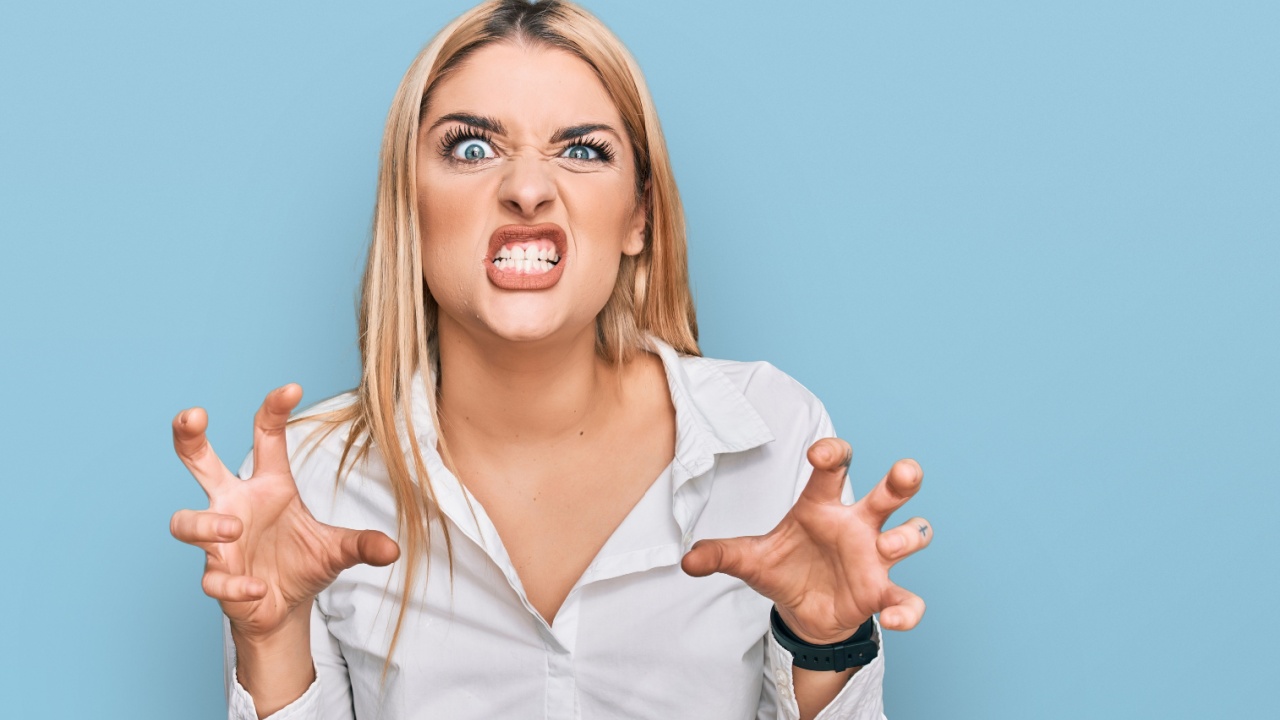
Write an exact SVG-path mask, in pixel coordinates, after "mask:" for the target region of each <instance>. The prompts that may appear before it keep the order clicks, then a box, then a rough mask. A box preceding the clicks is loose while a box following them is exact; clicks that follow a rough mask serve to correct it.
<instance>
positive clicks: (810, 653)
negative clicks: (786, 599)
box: [769, 605, 880, 672]
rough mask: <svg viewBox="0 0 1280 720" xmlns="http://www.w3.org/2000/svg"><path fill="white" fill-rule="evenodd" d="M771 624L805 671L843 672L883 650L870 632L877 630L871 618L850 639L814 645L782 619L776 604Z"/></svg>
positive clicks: (870, 658) (874, 657)
mask: <svg viewBox="0 0 1280 720" xmlns="http://www.w3.org/2000/svg"><path fill="white" fill-rule="evenodd" d="M769 623H770V624H771V625H773V636H774V637H775V638H776V639H777V640H778V644H779V645H781V646H782V647H784V648H786V649H787V650H788V651H790V652H791V655H792V657H793V658H794V660H793V662H794V664H795V666H796V667H798V668H804V669H805V670H831V671H834V672H840V671H841V670H848V669H849V668H852V667H860V666H862V665H866V664H867V663H869V662H871V661H872V660H875V659H876V655H878V654H879V653H880V645H879V643H877V642H876V641H875V640H872V639H871V634H872V632H874V631H875V623H874V622H872V620H871V618H867V621H866V622H864V623H862V625H861V627H859V628H858V630H857V632H855V633H854V634H853V635H850V636H849V637H848V638H847V639H845V640H841V641H840V642H835V643H831V644H830V645H812V644H810V643H807V642H805V641H804V640H801V639H800V638H798V637H796V634H795V633H793V632H791V628H789V627H787V625H786V623H784V622H782V616H781V615H779V614H778V606H776V605H775V606H773V608H772V609H771V610H769Z"/></svg>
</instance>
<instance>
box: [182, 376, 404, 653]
mask: <svg viewBox="0 0 1280 720" xmlns="http://www.w3.org/2000/svg"><path fill="white" fill-rule="evenodd" d="M301 399H302V388H301V387H299V386H298V385H295V384H290V385H285V386H284V387H282V388H278V389H276V390H273V391H272V392H271V393H270V394H268V395H267V398H266V400H264V401H263V403H262V407H261V408H259V409H258V413H257V415H256V416H254V425H253V477H251V478H249V479H248V480H241V479H240V478H239V477H237V476H236V475H234V474H232V472H231V471H230V470H228V469H227V468H226V466H225V465H223V464H222V461H221V460H219V459H218V456H217V455H216V454H214V452H213V447H211V446H210V445H209V440H208V438H206V437H205V429H206V427H207V426H208V417H207V416H206V415H205V412H204V410H202V409H200V408H191V409H189V410H184V411H183V412H181V413H180V414H179V415H178V416H177V417H176V418H174V420H173V446H174V448H175V449H176V450H177V451H178V457H180V458H182V462H183V464H185V465H186V466H187V469H188V470H190V471H191V474H192V475H194V476H195V478H196V480H197V481H199V483H200V487H202V488H204V491H205V493H206V494H208V496H209V509H208V510H205V511H195V510H179V511H178V512H176V513H174V515H173V519H172V521H171V522H170V523H169V529H170V532H172V533H173V536H174V537H176V538H177V539H179V540H181V541H182V542H185V543H190V544H191V545H195V546H196V547H198V548H200V549H201V550H204V551H205V554H206V561H205V570H204V580H203V582H202V583H201V584H202V585H203V587H204V591H205V593H206V594H208V595H209V596H210V597H213V598H215V599H217V600H218V603H219V604H220V605H221V606H222V611H223V612H224V613H226V615H227V617H228V618H230V620H231V624H232V627H233V629H234V630H235V631H236V633H237V635H239V636H240V637H246V638H264V637H267V636H269V635H270V634H271V633H272V632H273V631H274V630H275V629H276V628H278V627H280V625H281V624H283V623H284V621H285V620H286V619H287V618H288V617H289V615H290V613H292V612H294V611H295V610H297V609H298V608H300V607H302V606H303V605H304V603H305V604H306V609H305V610H304V611H305V612H310V609H309V607H310V602H311V600H312V599H313V598H314V597H315V596H316V595H317V594H318V593H319V592H320V591H321V590H323V589H324V588H326V587H328V586H329V584H330V583H332V582H333V581H334V579H335V578H337V577H338V573H340V572H342V571H343V570H345V569H347V568H349V567H351V566H353V565H356V564H357V563H368V564H370V565H388V564H390V563H392V562H394V561H395V559H396V558H397V557H399V556H400V548H399V547H398V546H397V545H396V543H395V541H393V540H392V539H391V538H389V537H387V536H386V535H385V534H383V533H380V532H377V531H374V530H365V531H362V532H358V531H355V530H347V529H344V528H337V527H333V526H331V525H325V524H324V523H322V522H319V521H318V520H316V519H315V517H313V516H312V515H311V513H310V511H308V510H307V508H306V506H304V505H303V504H302V499H301V498H300V497H299V496H298V486H297V485H296V484H295V483H294V480H293V474H292V472H291V471H290V469H289V455H288V451H287V449H286V447H285V421H286V420H288V418H289V413H290V411H292V410H293V408H294V407H296V406H297V404H298V401H299V400H301Z"/></svg>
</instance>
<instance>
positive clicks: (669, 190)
mask: <svg viewBox="0 0 1280 720" xmlns="http://www.w3.org/2000/svg"><path fill="white" fill-rule="evenodd" d="M499 42H511V43H518V44H526V45H542V46H549V47H553V48H558V49H561V50H565V51H567V52H570V53H573V54H574V55H576V56H577V57H579V58H581V59H582V60H583V61H585V62H586V63H587V64H588V65H590V66H591V67H592V68H593V69H594V70H595V73H596V75H597V76H598V77H599V78H600V81H601V83H602V84H603V86H604V88H605V90H606V91H607V92H608V94H609V96H610V98H611V99H612V100H613V103H614V104H615V106H616V107H617V109H618V112H619V114H620V115H621V116H622V122H623V125H624V126H625V130H626V132H627V135H628V137H629V139H630V140H631V145H632V148H633V152H634V153H635V168H636V178H635V192H636V200H637V201H638V202H645V203H646V207H647V211H646V218H645V242H644V249H643V250H642V251H641V252H640V254H638V255H636V256H628V255H623V257H622V258H621V263H620V266H619V270H618V278H617V282H616V283H615V285H614V288H613V293H612V295H611V296H610V298H609V300H608V302H607V303H606V304H605V306H604V308H603V309H602V310H601V311H600V313H599V315H598V316H597V318H596V352H597V353H598V354H599V355H600V356H601V357H602V358H604V359H606V360H608V361H610V362H614V363H624V362H626V361H627V360H629V359H630V358H631V357H632V356H633V355H634V354H635V352H636V351H637V350H638V349H639V348H641V347H643V343H644V337H645V335H646V334H652V335H654V336H656V337H658V338H659V339H661V340H663V341H664V342H666V343H668V344H669V345H671V346H673V347H674V348H675V349H676V350H678V351H680V352H683V353H686V354H692V355H697V354H699V350H698V342H697V337H698V332H697V322H696V319H695V316H694V307H693V297H692V293H691V292H690V288H689V277H688V263H687V251H686V241H685V221H684V209H683V206H682V205H681V202H680V196H679V193H678V191H677V188H676V182H675V176H674V174H673V172H672V168H671V162H670V159H669V158H668V156H667V148H666V142H665V141H664V139H663V135H662V128H661V126H660V125H659V122H658V114H657V111H656V109H655V107H654V104H653V99H652V97H651V96H650V94H649V90H648V87H647V86H646V84H645V81H644V77H643V75H642V74H641V72H640V67H639V65H638V64H637V63H636V61H635V59H634V58H632V56H631V54H630V52H628V50H627V49H626V47H625V46H624V45H623V44H622V42H621V41H620V40H619V39H618V38H617V37H616V36H615V35H614V34H613V33H612V32H611V31H610V30H609V29H608V28H607V27H606V26H605V25H604V23H602V22H601V21H600V20H599V19H597V18H596V17H595V16H593V15H591V14H590V13H589V12H587V11H586V10H584V9H582V8H581V7H579V6H578V5H576V4H574V3H572V2H566V1H565V0H546V1H541V2H532V3H530V2H528V1H527V0H490V1H489V2H484V3H482V4H480V5H477V6H476V7H473V8H472V9H470V10H468V11H467V12H465V13H463V14H462V15H460V16H459V17H457V18H456V19H454V20H453V21H452V22H450V23H449V24H448V25H446V26H445V27H444V28H443V29H442V30H440V32H439V33H437V34H436V36H435V37H434V38H432V40H431V41H430V42H429V43H428V44H427V45H426V46H425V47H424V48H423V49H422V51H421V52H420V53H418V55H417V57H416V58H414V60H413V63H412V64H411V65H410V66H409V69H408V71H407V72H406V73H405V75H404V78H403V79H402V80H401V82H400V86H399V88H398V89H397V91H396V94H395V99H394V100H393V101H392V105H391V110H390V112H389V114H388V116H387V122H386V128H385V132H384V134H383V138H382V148H381V152H380V156H379V168H378V182H377V195H376V200H375V205H374V213H373V230H372V242H371V244H370V247H369V254H368V260H367V264H366V266H365V271H364V278H363V281H362V285H361V293H360V304H359V310H358V328H359V350H360V359H361V366H362V367H361V377H360V384H359V386H358V387H357V388H356V389H355V391H354V402H352V403H350V404H348V405H345V406H343V407H341V408H339V409H336V410H331V411H328V412H323V413H318V414H311V415H305V417H306V419H308V420H311V421H319V422H320V425H319V426H318V428H317V429H318V430H319V431H322V432H324V434H328V433H331V432H333V431H334V430H337V429H338V428H340V427H345V428H347V430H348V434H347V438H346V444H345V446H344V447H343V452H342V457H341V460H340V462H339V465H338V478H337V481H338V482H339V483H341V481H342V475H343V472H344V468H348V469H349V466H350V465H354V464H355V463H358V462H361V461H362V460H367V459H368V458H367V455H368V453H369V451H370V449H371V448H373V449H376V451H377V452H378V453H379V454H380V456H381V458H382V460H383V461H385V463H386V469H387V474H388V477H389V479H390V485H391V489H392V491H393V494H394V498H395V503H396V514H397V522H398V530H399V538H398V541H399V543H400V546H401V548H402V550H403V551H404V554H403V556H402V559H401V561H400V565H401V567H402V569H403V576H404V584H403V593H404V597H405V598H408V597H409V595H410V594H411V593H412V591H413V588H414V581H415V578H416V576H417V565H418V562H419V560H420V559H421V558H422V557H423V556H424V555H425V556H426V557H427V559H428V562H430V549H431V548H430V543H431V532H430V523H431V522H435V521H438V522H440V523H441V529H442V531H443V538H444V541H445V548H446V553H447V557H448V558H449V575H450V578H452V577H453V544H452V537H451V535H450V533H449V528H448V523H446V522H444V518H443V517H442V515H441V513H440V510H439V507H438V505H437V504H436V501H435V492H434V490H433V487H432V484H431V479H430V478H429V477H428V474H427V469H426V465H425V463H424V461H423V450H422V448H421V447H420V445H419V442H418V435H417V432H416V430H417V428H415V418H414V417H413V415H412V412H411V407H412V405H411V388H412V387H413V384H414V379H415V378H416V377H418V376H419V375H420V374H421V378H422V380H423V381H425V387H426V388H428V391H427V393H426V394H427V399H428V406H429V407H430V421H431V423H432V425H433V426H434V428H435V429H436V435H437V436H439V437H440V445H441V450H442V451H443V455H444V458H445V460H446V463H447V464H451V463H449V462H448V457H449V456H448V451H447V447H446V446H445V443H444V438H443V437H442V436H440V432H439V429H440V422H439V413H438V409H437V407H438V406H437V391H438V385H437V378H438V371H439V366H438V361H439V354H438V353H439V349H438V345H437V338H436V324H437V313H438V307H437V305H436V303H435V300H434V299H433V298H432V297H431V293H430V292H429V289H428V288H427V287H425V281H424V279H423V268H422V262H423V260H422V255H421V244H420V238H419V222H418V221H419V218H418V216H417V215H418V203H417V190H416V183H415V177H416V172H415V164H416V162H415V160H416V157H417V152H416V149H417V143H418V134H419V132H420V129H421V127H422V124H423V122H424V121H425V120H426V119H427V118H426V117H425V111H426V108H427V105H428V103H429V101H430V99H431V95H432V92H433V91H434V89H435V88H436V87H437V86H438V85H439V84H440V82H441V81H443V80H444V79H445V78H447V77H449V76H450V74H452V73H453V72H455V71H456V70H457V69H458V68H459V67H460V66H461V65H462V63H463V62H465V61H466V59H467V58H468V57H469V56H470V55H471V54H473V53H475V52H476V51H477V50H479V49H480V48H482V47H485V46H486V45H490V44H494V43H499ZM302 417H304V416H299V419H301V418H302ZM361 438H367V439H368V442H365V443H360V446H359V448H358V449H357V448H356V445H357V441H358V440H359V439H361ZM353 450H354V452H353ZM407 607H408V603H407V602H402V603H401V605H400V612H399V615H398V616H397V619H396V624H395V630H394V631H393V633H392V637H391V642H390V646H389V648H388V650H387V661H386V665H384V667H383V677H384V679H385V677H386V670H387V668H388V667H389V666H390V662H391V656H392V655H393V654H394V653H395V648H396V642H397V639H398V638H399V634H400V629H401V626H402V625H403V623H404V617H405V611H406V609H407Z"/></svg>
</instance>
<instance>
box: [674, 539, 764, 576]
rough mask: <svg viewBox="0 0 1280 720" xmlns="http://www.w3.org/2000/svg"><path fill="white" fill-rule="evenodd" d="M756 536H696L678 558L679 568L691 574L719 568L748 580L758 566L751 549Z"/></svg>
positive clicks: (704, 573) (705, 572)
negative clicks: (683, 554)
mask: <svg viewBox="0 0 1280 720" xmlns="http://www.w3.org/2000/svg"><path fill="white" fill-rule="evenodd" d="M756 540H757V538H754V537H739V538H726V539H721V540H699V541H698V542H696V543H694V544H693V547H692V548H691V549H690V550H689V552H688V553H686V554H685V556H684V559H683V560H681V561H680V568H681V569H683V570H684V571H685V573H687V574H689V575H692V576H693V577H704V576H706V575H710V574H712V573H718V572H721V573H724V574H726V575H732V576H733V577H736V578H738V579H739V580H744V581H746V582H747V584H750V583H751V581H752V579H753V576H754V575H755V571H756V567H757V566H758V563H757V562H756V561H755V555H756V554H755V552H754V549H755V548H754V545H755V543H756Z"/></svg>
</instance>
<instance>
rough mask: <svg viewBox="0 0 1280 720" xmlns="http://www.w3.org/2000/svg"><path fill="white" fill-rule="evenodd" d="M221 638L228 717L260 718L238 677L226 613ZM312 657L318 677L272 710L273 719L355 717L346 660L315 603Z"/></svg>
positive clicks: (230, 719) (352, 719) (238, 719)
mask: <svg viewBox="0 0 1280 720" xmlns="http://www.w3.org/2000/svg"><path fill="white" fill-rule="evenodd" d="M222 640H223V647H224V650H225V652H224V655H223V657H224V674H225V679H226V688H227V718H228V720H258V711H257V708H255V707H254V704H253V697H252V696H251V695H249V692H248V691H247V690H245V689H244V686H243V685H241V684H240V682H239V680H238V679H237V678H236V646H235V643H234V642H233V641H232V639H231V623H230V622H229V621H228V620H227V618H226V616H223V618H222ZM311 657H312V660H313V661H314V663H315V669H316V679H315V680H314V681H313V682H312V683H311V686H310V687H308V688H307V691H306V692H304V693H303V694H302V696H301V697H299V698H298V699H297V700H294V701H293V702H291V703H289V704H288V705H286V706H284V707H283V708H281V709H280V710H279V711H278V712H275V713H273V714H271V715H270V718H271V720H355V709H354V708H353V707H352V702H351V700H352V698H351V679H350V676H349V675H348V674H347V663H346V661H345V660H344V659H343V657H342V652H341V649H340V648H339V647H338V641H337V639H336V638H334V637H333V634H332V633H330V632H329V629H328V627H327V626H326V625H325V621H324V615H323V614H322V613H321V612H320V608H319V606H318V605H316V604H315V603H313V604H312V606H311Z"/></svg>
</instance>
